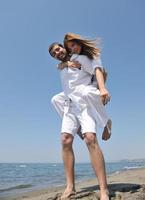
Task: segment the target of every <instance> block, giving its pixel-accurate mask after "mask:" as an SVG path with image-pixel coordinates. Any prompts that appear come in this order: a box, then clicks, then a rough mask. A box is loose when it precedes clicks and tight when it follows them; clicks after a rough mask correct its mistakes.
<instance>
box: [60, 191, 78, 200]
mask: <svg viewBox="0 0 145 200" xmlns="http://www.w3.org/2000/svg"><path fill="white" fill-rule="evenodd" d="M75 194H76V192H75V190H72V189H69V188H66V189H65V191H64V193H63V194H62V196H61V198H60V199H61V200H65V199H67V198H69V197H71V196H73V195H75Z"/></svg>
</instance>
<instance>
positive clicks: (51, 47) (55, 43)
mask: <svg viewBox="0 0 145 200" xmlns="http://www.w3.org/2000/svg"><path fill="white" fill-rule="evenodd" d="M56 45H58V46H60V47H63V48H64V46H63V45H62V44H60V43H58V42H53V43H52V44H51V45H50V46H49V48H48V51H49V53H50V55H51V56H53V55H52V53H51V50H52V49H53V47H54V46H56Z"/></svg>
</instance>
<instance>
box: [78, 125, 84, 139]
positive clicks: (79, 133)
mask: <svg viewBox="0 0 145 200" xmlns="http://www.w3.org/2000/svg"><path fill="white" fill-rule="evenodd" d="M77 135H78V136H79V137H80V138H81V139H82V140H83V139H84V136H83V134H82V132H81V126H80V127H79V128H78V131H77Z"/></svg>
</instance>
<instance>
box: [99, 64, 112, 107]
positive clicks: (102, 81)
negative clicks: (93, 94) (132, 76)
mask: <svg viewBox="0 0 145 200" xmlns="http://www.w3.org/2000/svg"><path fill="white" fill-rule="evenodd" d="M96 79H97V83H98V88H99V90H100V96H101V99H102V102H103V104H104V105H105V104H107V102H108V101H110V95H109V92H108V90H107V89H106V86H105V79H104V76H103V72H102V69H100V68H99V67H97V68H96Z"/></svg>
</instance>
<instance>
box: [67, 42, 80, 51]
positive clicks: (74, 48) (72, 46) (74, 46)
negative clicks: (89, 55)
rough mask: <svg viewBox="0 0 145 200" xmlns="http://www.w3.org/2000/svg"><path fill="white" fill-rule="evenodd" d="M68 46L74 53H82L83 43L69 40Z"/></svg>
mask: <svg viewBox="0 0 145 200" xmlns="http://www.w3.org/2000/svg"><path fill="white" fill-rule="evenodd" d="M67 48H68V50H69V51H70V53H74V54H80V53H81V50H82V47H81V45H80V44H79V43H77V42H76V41H68V42H67Z"/></svg>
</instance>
